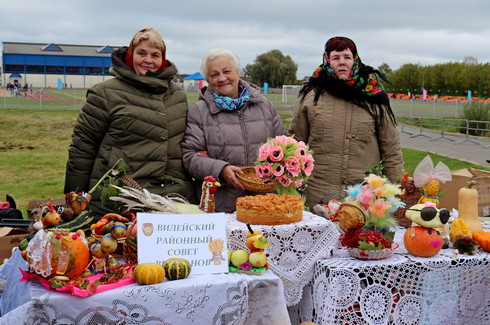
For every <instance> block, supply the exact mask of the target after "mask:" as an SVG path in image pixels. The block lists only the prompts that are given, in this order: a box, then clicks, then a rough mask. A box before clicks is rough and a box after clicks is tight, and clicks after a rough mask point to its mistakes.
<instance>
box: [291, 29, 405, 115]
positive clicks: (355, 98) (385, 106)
mask: <svg viewBox="0 0 490 325" xmlns="http://www.w3.org/2000/svg"><path fill="white" fill-rule="evenodd" d="M335 39H337V40H339V39H343V40H348V41H349V42H352V40H350V39H348V38H346V37H340V36H336V37H332V38H331V39H329V40H328V41H327V43H326V44H325V49H324V52H323V63H322V64H320V66H319V67H318V68H316V69H315V71H313V74H312V75H311V77H310V79H309V81H308V83H307V84H306V85H305V86H303V88H302V89H301V92H300V96H301V97H302V98H304V96H305V95H306V94H307V93H308V92H310V91H311V90H314V91H315V99H314V100H315V103H316V102H318V98H319V97H320V95H321V94H323V93H324V92H328V93H330V94H331V95H333V96H335V97H339V98H342V99H344V100H347V101H350V102H353V103H354V104H356V105H358V106H360V107H362V108H365V109H366V110H367V111H368V112H369V113H370V114H371V115H372V116H373V118H374V119H375V121H376V123H378V122H382V120H383V117H384V114H385V113H387V114H388V117H389V119H390V120H391V121H392V122H393V123H396V122H395V117H394V114H393V111H392V110H391V107H390V102H389V98H388V95H387V93H386V91H385V89H384V86H383V84H382V83H381V82H380V81H379V80H378V78H381V79H383V80H385V81H387V80H386V77H385V76H384V74H383V73H382V72H380V71H378V70H376V69H374V68H372V67H370V66H367V65H365V64H364V63H362V61H361V59H360V57H359V54H358V53H357V50H356V51H354V52H355V53H352V54H353V59H354V64H353V66H352V70H351V73H350V76H349V78H348V79H340V78H339V77H338V76H337V74H336V73H335V71H334V69H333V68H332V66H331V65H330V63H329V62H328V56H327V48H328V46H329V43H330V42H332V41H333V40H335ZM352 44H353V45H354V46H355V44H354V42H352Z"/></svg>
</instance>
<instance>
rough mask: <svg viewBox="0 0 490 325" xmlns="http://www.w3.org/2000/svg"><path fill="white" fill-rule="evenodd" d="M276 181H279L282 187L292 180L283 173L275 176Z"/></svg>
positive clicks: (289, 183)
mask: <svg viewBox="0 0 490 325" xmlns="http://www.w3.org/2000/svg"><path fill="white" fill-rule="evenodd" d="M277 181H278V182H279V183H281V185H282V186H284V187H288V186H289V185H291V184H292V183H293V181H291V180H290V179H289V178H287V177H286V176H284V175H282V176H279V177H277Z"/></svg>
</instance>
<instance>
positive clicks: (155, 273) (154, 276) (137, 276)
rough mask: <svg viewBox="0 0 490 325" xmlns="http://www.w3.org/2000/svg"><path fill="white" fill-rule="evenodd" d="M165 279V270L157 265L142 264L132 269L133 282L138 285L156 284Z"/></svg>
mask: <svg viewBox="0 0 490 325" xmlns="http://www.w3.org/2000/svg"><path fill="white" fill-rule="evenodd" d="M164 279H165V269H164V268H163V266H161V265H160V264H158V263H142V264H138V266H136V267H135V268H134V280H135V281H136V282H138V283H139V284H144V285H146V284H157V283H160V282H162V281H163V280H164Z"/></svg>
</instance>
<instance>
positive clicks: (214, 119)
mask: <svg viewBox="0 0 490 325" xmlns="http://www.w3.org/2000/svg"><path fill="white" fill-rule="evenodd" d="M240 84H242V85H243V86H244V87H245V88H246V89H247V90H248V91H249V96H250V100H249V101H248V102H247V103H246V104H245V105H244V106H243V107H242V108H241V109H238V110H235V111H221V110H220V109H219V108H218V107H217V106H216V104H215V102H214V97H213V95H212V93H211V90H210V89H205V90H204V89H203V90H204V91H202V92H201V93H200V96H199V100H198V101H197V102H196V103H194V104H193V105H192V106H191V107H190V108H189V113H188V116H187V128H186V132H185V137H184V141H183V142H182V153H183V158H184V165H185V167H186V168H187V170H188V171H189V174H190V175H191V176H192V177H195V178H196V179H197V180H200V181H202V180H203V179H204V177H206V176H210V175H211V176H214V178H216V179H219V174H220V173H221V170H222V169H223V168H224V167H225V166H227V165H234V166H237V167H243V166H252V165H255V162H256V160H257V155H258V149H259V147H260V146H261V145H262V144H263V143H265V142H266V141H267V138H273V137H275V136H276V135H284V134H285V133H286V129H285V128H284V125H283V123H282V120H281V118H280V117H279V115H278V114H277V111H276V109H275V107H274V105H273V104H272V103H271V102H270V101H269V100H268V99H267V98H265V97H264V96H262V95H261V94H260V93H259V89H258V87H257V86H255V85H253V84H250V83H248V82H246V81H243V80H240ZM198 151H207V152H208V155H209V157H203V156H199V155H197V152H198ZM223 182H224V181H223V180H220V183H221V185H222V187H220V188H219V189H218V191H217V193H216V194H215V199H216V211H221V212H233V211H235V210H236V204H235V201H236V198H237V197H240V196H243V195H250V194H252V193H250V192H248V191H242V190H238V189H235V188H234V187H232V186H231V185H227V184H224V183H223Z"/></svg>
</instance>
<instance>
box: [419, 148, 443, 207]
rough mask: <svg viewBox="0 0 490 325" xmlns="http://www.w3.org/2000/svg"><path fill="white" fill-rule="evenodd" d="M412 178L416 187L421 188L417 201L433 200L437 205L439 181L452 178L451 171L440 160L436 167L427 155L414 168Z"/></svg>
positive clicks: (420, 202)
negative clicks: (420, 194)
mask: <svg viewBox="0 0 490 325" xmlns="http://www.w3.org/2000/svg"><path fill="white" fill-rule="evenodd" d="M413 180H414V184H415V186H416V187H419V188H420V189H421V190H422V196H421V197H420V199H419V201H418V203H419V204H422V203H426V202H433V203H434V204H435V205H436V206H439V190H440V186H441V183H443V184H444V183H446V182H447V181H450V180H452V176H451V171H450V170H449V168H448V167H447V166H446V165H445V164H444V163H443V162H442V161H440V162H439V163H438V164H437V166H436V167H434V164H433V163H432V159H431V158H430V156H429V155H427V156H426V157H425V158H424V159H423V160H422V161H421V162H420V163H419V164H418V165H417V167H416V168H415V171H414V172H413Z"/></svg>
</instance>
